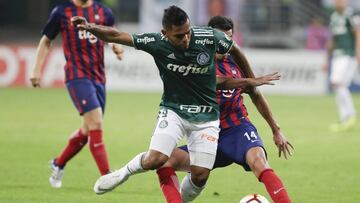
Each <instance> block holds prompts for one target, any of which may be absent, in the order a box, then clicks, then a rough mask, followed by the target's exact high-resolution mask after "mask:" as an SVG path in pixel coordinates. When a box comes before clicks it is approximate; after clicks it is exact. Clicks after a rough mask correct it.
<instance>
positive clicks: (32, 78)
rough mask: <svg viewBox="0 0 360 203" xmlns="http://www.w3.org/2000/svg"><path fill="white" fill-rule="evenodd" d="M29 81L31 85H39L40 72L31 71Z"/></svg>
mask: <svg viewBox="0 0 360 203" xmlns="http://www.w3.org/2000/svg"><path fill="white" fill-rule="evenodd" d="M30 82H31V85H32V86H33V87H35V88H36V87H40V73H32V74H31V76H30Z"/></svg>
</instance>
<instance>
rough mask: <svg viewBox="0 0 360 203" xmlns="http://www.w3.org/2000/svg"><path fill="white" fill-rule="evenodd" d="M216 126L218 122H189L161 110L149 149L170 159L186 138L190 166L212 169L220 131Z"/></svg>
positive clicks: (173, 113) (172, 113) (172, 112)
mask: <svg viewBox="0 0 360 203" xmlns="http://www.w3.org/2000/svg"><path fill="white" fill-rule="evenodd" d="M218 126H219V120H215V121H209V122H189V121H187V120H185V119H183V118H181V117H180V116H179V115H178V114H176V113H175V112H174V111H172V110H169V109H161V110H160V112H159V116H158V121H157V124H156V128H155V131H154V135H153V136H152V138H151V142H150V149H152V150H156V151H159V152H161V153H163V154H165V155H167V156H169V157H170V155H171V153H172V151H173V150H174V149H175V147H176V146H177V145H178V144H179V142H180V141H181V139H182V138H183V137H184V136H186V137H187V140H188V148H189V155H190V165H194V166H200V167H204V168H208V169H212V167H213V165H214V162H215V156H216V149H217V143H218V137H219V130H220V129H219V127H218Z"/></svg>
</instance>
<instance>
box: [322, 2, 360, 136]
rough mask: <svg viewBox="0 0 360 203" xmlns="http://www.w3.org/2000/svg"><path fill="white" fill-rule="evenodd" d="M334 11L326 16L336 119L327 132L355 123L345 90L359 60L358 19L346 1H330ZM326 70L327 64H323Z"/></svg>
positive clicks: (336, 130) (353, 112) (350, 103)
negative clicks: (328, 28) (328, 16)
mask: <svg viewBox="0 0 360 203" xmlns="http://www.w3.org/2000/svg"><path fill="white" fill-rule="evenodd" d="M334 4H335V11H334V13H333V14H332V15H331V18H330V31H331V34H332V37H331V38H330V40H329V43H328V47H327V49H328V54H327V56H328V58H327V61H329V59H330V58H331V73H330V82H331V85H332V87H333V89H334V91H335V95H336V103H337V109H338V112H339V116H340V122H339V123H336V124H333V125H331V126H330V130H331V131H335V132H338V131H344V130H348V129H350V128H352V127H353V126H354V125H355V123H356V111H355V107H354V103H353V99H352V97H351V93H350V90H349V86H350V83H351V81H352V79H353V76H354V75H355V73H356V69H357V66H358V63H359V62H360V24H359V23H360V18H359V16H357V15H355V14H354V13H353V11H352V10H351V8H349V7H347V0H334ZM325 67H326V69H328V68H327V67H328V65H327V63H326V65H325Z"/></svg>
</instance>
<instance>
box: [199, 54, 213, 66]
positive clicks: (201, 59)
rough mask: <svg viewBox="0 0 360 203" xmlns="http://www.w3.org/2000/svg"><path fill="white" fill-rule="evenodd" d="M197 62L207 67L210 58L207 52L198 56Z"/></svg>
mask: <svg viewBox="0 0 360 203" xmlns="http://www.w3.org/2000/svg"><path fill="white" fill-rule="evenodd" d="M196 60H197V62H198V64H199V65H205V64H207V63H209V61H210V56H209V54H207V53H206V52H201V53H200V54H198V55H197V57H196Z"/></svg>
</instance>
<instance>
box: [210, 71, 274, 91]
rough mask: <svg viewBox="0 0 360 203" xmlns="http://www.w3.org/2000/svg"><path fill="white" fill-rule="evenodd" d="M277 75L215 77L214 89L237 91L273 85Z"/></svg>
mask: <svg viewBox="0 0 360 203" xmlns="http://www.w3.org/2000/svg"><path fill="white" fill-rule="evenodd" d="M279 79H280V74H279V73H277V72H276V73H272V74H268V75H264V76H261V77H258V78H228V77H220V76H218V77H216V88H217V89H220V90H227V89H237V88H242V89H245V88H249V87H256V86H260V85H274V83H273V82H272V81H274V80H279Z"/></svg>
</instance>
